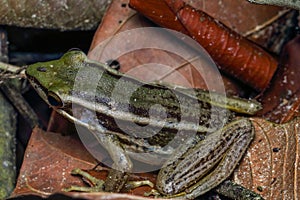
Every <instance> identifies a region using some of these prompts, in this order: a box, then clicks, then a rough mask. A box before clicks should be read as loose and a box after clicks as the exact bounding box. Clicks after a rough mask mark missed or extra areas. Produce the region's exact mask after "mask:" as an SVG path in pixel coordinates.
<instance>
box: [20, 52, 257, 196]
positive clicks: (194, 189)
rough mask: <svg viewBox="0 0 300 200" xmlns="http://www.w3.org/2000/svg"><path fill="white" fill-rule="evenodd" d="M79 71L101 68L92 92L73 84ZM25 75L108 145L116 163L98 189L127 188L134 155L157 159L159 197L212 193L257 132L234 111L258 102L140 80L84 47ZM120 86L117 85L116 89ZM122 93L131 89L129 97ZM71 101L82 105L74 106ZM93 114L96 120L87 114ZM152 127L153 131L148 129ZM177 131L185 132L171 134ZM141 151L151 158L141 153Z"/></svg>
mask: <svg viewBox="0 0 300 200" xmlns="http://www.w3.org/2000/svg"><path fill="white" fill-rule="evenodd" d="M80 70H91V72H92V73H90V75H89V77H88V79H90V80H91V81H92V80H93V75H94V76H96V75H97V74H101V77H100V78H99V80H98V84H97V86H96V87H95V88H94V90H93V93H89V88H88V86H89V85H88V84H86V85H84V84H83V85H82V86H81V87H80V88H81V89H80V90H78V89H77V90H75V89H74V85H75V84H78V83H81V79H83V78H82V77H85V76H82V77H81V78H80V77H79V78H78V73H81V71H80ZM26 75H27V77H28V80H29V81H30V83H31V84H32V86H33V87H34V88H35V89H36V91H37V92H38V94H39V95H40V96H41V97H42V98H43V99H44V100H45V101H46V102H47V103H48V104H49V105H50V106H51V107H53V109H55V110H56V111H57V112H58V113H60V114H62V115H63V116H64V117H66V118H68V119H69V120H70V121H72V122H74V123H76V124H79V125H81V126H84V127H86V128H88V129H89V131H90V132H92V134H93V135H94V137H95V138H96V139H97V141H98V142H99V143H100V144H101V145H102V146H103V147H104V148H105V149H106V150H107V151H108V153H109V155H110V157H111V159H112V160H113V165H112V168H113V169H112V170H110V172H109V175H108V178H107V179H106V180H105V181H104V182H101V184H99V185H98V187H97V190H99V191H113V192H118V191H120V190H121V189H122V188H123V187H124V185H125V184H126V182H127V178H128V173H129V172H130V171H131V170H132V167H133V166H132V161H131V156H132V157H134V159H137V160H139V161H141V162H144V163H148V164H152V165H159V164H161V165H162V167H161V169H160V171H159V174H158V177H157V182H156V185H155V186H156V189H157V191H158V192H159V193H160V194H161V196H165V197H183V198H190V199H192V198H195V197H197V196H199V195H201V194H203V193H205V192H207V191H209V190H210V189H212V188H213V187H215V186H217V185H218V184H220V183H221V182H222V181H223V180H225V179H226V178H227V177H228V176H229V175H230V174H231V173H232V171H233V170H234V168H235V167H236V165H237V164H238V162H239V161H240V159H241V157H242V156H243V154H244V152H245V150H246V149H247V147H248V145H249V144H250V142H251V140H252V139H253V137H254V129H253V126H252V123H251V121H250V120H249V119H248V118H245V117H240V116H238V117H237V115H239V114H237V113H243V114H254V113H255V112H256V111H258V110H259V109H260V108H261V107H260V104H259V103H257V102H256V101H250V100H243V99H240V98H235V97H225V96H223V95H220V94H217V93H211V92H207V91H204V90H200V89H188V88H182V87H175V86H174V87H173V88H172V87H171V86H169V85H168V86H166V85H164V84H149V83H143V82H141V81H139V80H136V79H134V78H132V77H129V76H126V75H124V74H122V73H120V72H118V71H116V70H114V69H112V68H110V67H109V66H107V65H105V64H102V63H98V62H94V61H91V60H89V59H88V58H87V57H86V55H85V54H84V53H83V52H81V51H69V52H67V53H66V54H65V55H64V56H62V57H61V58H60V59H58V60H53V61H48V62H42V63H36V64H33V65H30V66H28V68H27V69H26ZM85 78H86V77H85ZM95 80H96V79H95ZM117 84H119V85H121V86H122V90H118V91H117V92H115V91H114V89H115V88H116V87H117ZM130 88H136V89H135V90H134V91H131V90H130ZM129 90H130V91H129ZM113 92H114V93H113ZM126 92H131V93H130V94H131V96H130V98H129V99H130V100H129V102H127V100H126V98H125V97H124V94H125V93H126ZM112 94H114V95H112ZM182 102H184V103H183V104H182ZM157 104H158V105H159V106H153V105H157ZM74 105H76V106H78V107H79V108H78V109H77V110H74ZM162 107H163V109H162ZM149 109H151V116H150V114H149V113H150V112H149ZM162 110H163V111H164V113H165V115H164V119H162V118H161V116H162V114H163V113H162ZM92 111H94V112H96V115H92V113H93V112H92ZM74 113H77V114H76V115H75V114H74ZM94 116H96V118H97V120H95V121H97V123H95V122H94V121H93V120H91V119H92V118H93V117H94ZM194 119H196V120H194ZM98 120H99V121H98ZM116 121H118V122H120V123H121V124H122V128H120V127H119V126H118V125H119V124H118V123H116ZM98 122H100V123H98ZM137 127H142V128H143V129H138V128H137ZM140 130H143V131H140ZM153 130H155V131H156V132H155V133H156V134H154V135H153V134H150V133H152V132H153ZM157 130H158V131H157ZM178 132H180V133H183V135H185V137H182V138H180V140H176V137H175V136H176V135H177V133H178ZM142 134H145V135H146V137H141V135H142ZM171 141H172V142H173V143H172V144H170V142H171ZM169 144H170V145H169ZM166 146H167V148H166ZM139 153H150V154H151V156H149V157H147V158H145V157H143V156H138V155H139ZM161 158H162V159H161ZM79 190H84V191H91V190H88V189H79Z"/></svg>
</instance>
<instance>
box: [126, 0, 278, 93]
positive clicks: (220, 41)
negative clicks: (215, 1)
mask: <svg viewBox="0 0 300 200" xmlns="http://www.w3.org/2000/svg"><path fill="white" fill-rule="evenodd" d="M164 2H165V4H163V3H161V2H160V4H159V6H161V7H156V5H157V2H155V3H153V2H152V1H151V0H149V2H148V3H153V5H152V6H151V8H153V7H154V8H155V13H156V12H157V9H161V10H166V13H167V16H166V19H168V20H170V19H173V22H172V23H163V22H162V20H163V18H164V17H165V15H161V16H156V15H153V14H152V15H150V16H149V18H150V19H151V20H153V21H154V22H158V23H159V24H161V25H164V26H165V27H167V28H176V27H177V28H178V27H179V28H180V29H177V31H183V32H185V33H186V32H187V33H188V34H189V35H190V36H191V37H192V38H194V39H195V40H196V41H197V42H199V44H201V45H202V46H203V47H204V48H205V49H206V50H207V51H208V52H209V54H210V55H211V56H212V58H213V59H214V60H215V61H216V62H217V63H218V64H219V65H220V68H221V69H222V70H224V71H225V72H226V73H229V74H230V75H232V76H234V77H236V78H238V79H239V80H241V81H243V82H244V83H246V84H248V85H250V86H251V87H253V88H255V89H256V90H259V91H262V90H264V89H265V88H266V87H267V85H268V84H269V81H270V80H271V78H272V76H273V74H274V72H275V70H276V68H277V61H276V60H275V59H274V58H273V57H272V56H271V55H269V54H268V53H267V52H265V51H264V50H263V49H261V48H260V47H258V46H256V45H254V44H253V43H251V42H249V41H248V40H246V39H244V38H243V37H242V36H240V35H239V34H237V33H236V32H234V31H232V30H230V29H228V28H227V27H225V26H224V25H222V24H221V23H220V22H218V21H216V20H214V19H213V18H212V17H210V16H209V15H207V14H205V13H204V12H202V11H200V10H196V9H194V8H193V7H191V6H189V5H188V4H186V3H185V2H183V1H182V0H176V1H173V0H165V1H164ZM130 3H131V6H132V7H134V8H135V9H137V10H140V9H139V8H140V7H141V5H142V3H141V2H139V0H131V1H130ZM143 3H144V1H143ZM166 4H167V5H168V6H165V7H163V5H166ZM170 9H171V11H172V12H173V17H172V16H171V12H170V11H169V10H170ZM149 13H153V11H152V10H151V9H150V10H149V11H147V12H144V13H143V14H144V15H146V16H147V17H148V14H149ZM160 18H162V19H160ZM178 23H180V24H181V25H182V26H179V25H177V24H178ZM174 24H175V25H174ZM182 27H184V28H183V29H182ZM175 30H176V29H175Z"/></svg>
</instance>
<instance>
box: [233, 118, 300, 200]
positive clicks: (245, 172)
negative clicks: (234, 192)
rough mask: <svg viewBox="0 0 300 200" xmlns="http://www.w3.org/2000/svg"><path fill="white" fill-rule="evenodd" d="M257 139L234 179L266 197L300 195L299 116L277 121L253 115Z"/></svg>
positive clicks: (293, 196) (284, 197)
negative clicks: (285, 120) (281, 123)
mask: <svg viewBox="0 0 300 200" xmlns="http://www.w3.org/2000/svg"><path fill="white" fill-rule="evenodd" d="M252 122H253V124H254V126H255V139H254V141H253V142H252V143H251V145H250V147H249V149H248V151H247V153H246V155H245V157H244V158H243V161H242V162H241V163H240V165H239V167H238V169H237V170H236V172H235V173H234V181H235V182H237V183H239V184H241V185H243V186H245V187H246V188H249V189H251V190H253V191H255V192H257V193H258V194H260V195H262V196H263V197H264V198H265V199H269V200H273V199H299V198H300V189H299V187H300V160H299V157H300V118H296V119H294V120H292V121H291V122H289V123H286V124H283V125H276V124H274V123H271V122H268V121H266V120H263V119H259V118H254V119H252Z"/></svg>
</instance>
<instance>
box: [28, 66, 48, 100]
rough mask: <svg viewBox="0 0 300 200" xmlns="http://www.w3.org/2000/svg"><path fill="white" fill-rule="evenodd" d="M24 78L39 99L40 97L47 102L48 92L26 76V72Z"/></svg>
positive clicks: (35, 80)
mask: <svg viewBox="0 0 300 200" xmlns="http://www.w3.org/2000/svg"><path fill="white" fill-rule="evenodd" d="M25 74H26V77H27V79H28V81H29V82H30V84H31V85H32V87H33V88H34V89H35V91H36V92H37V93H38V94H39V96H40V97H42V99H43V100H44V101H45V102H47V103H48V104H49V102H48V98H47V96H48V95H47V93H48V90H46V88H44V87H43V86H42V85H41V84H40V83H39V82H38V80H37V79H36V78H34V77H32V76H30V75H28V74H27V73H26V72H25Z"/></svg>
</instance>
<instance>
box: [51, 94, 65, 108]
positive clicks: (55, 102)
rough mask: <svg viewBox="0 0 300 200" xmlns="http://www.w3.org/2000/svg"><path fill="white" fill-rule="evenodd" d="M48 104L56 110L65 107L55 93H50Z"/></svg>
mask: <svg viewBox="0 0 300 200" xmlns="http://www.w3.org/2000/svg"><path fill="white" fill-rule="evenodd" d="M48 103H49V104H50V105H51V106H53V107H56V108H61V107H63V106H64V104H63V102H62V100H61V99H60V98H59V96H57V95H56V94H55V93H53V92H49V93H48Z"/></svg>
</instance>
